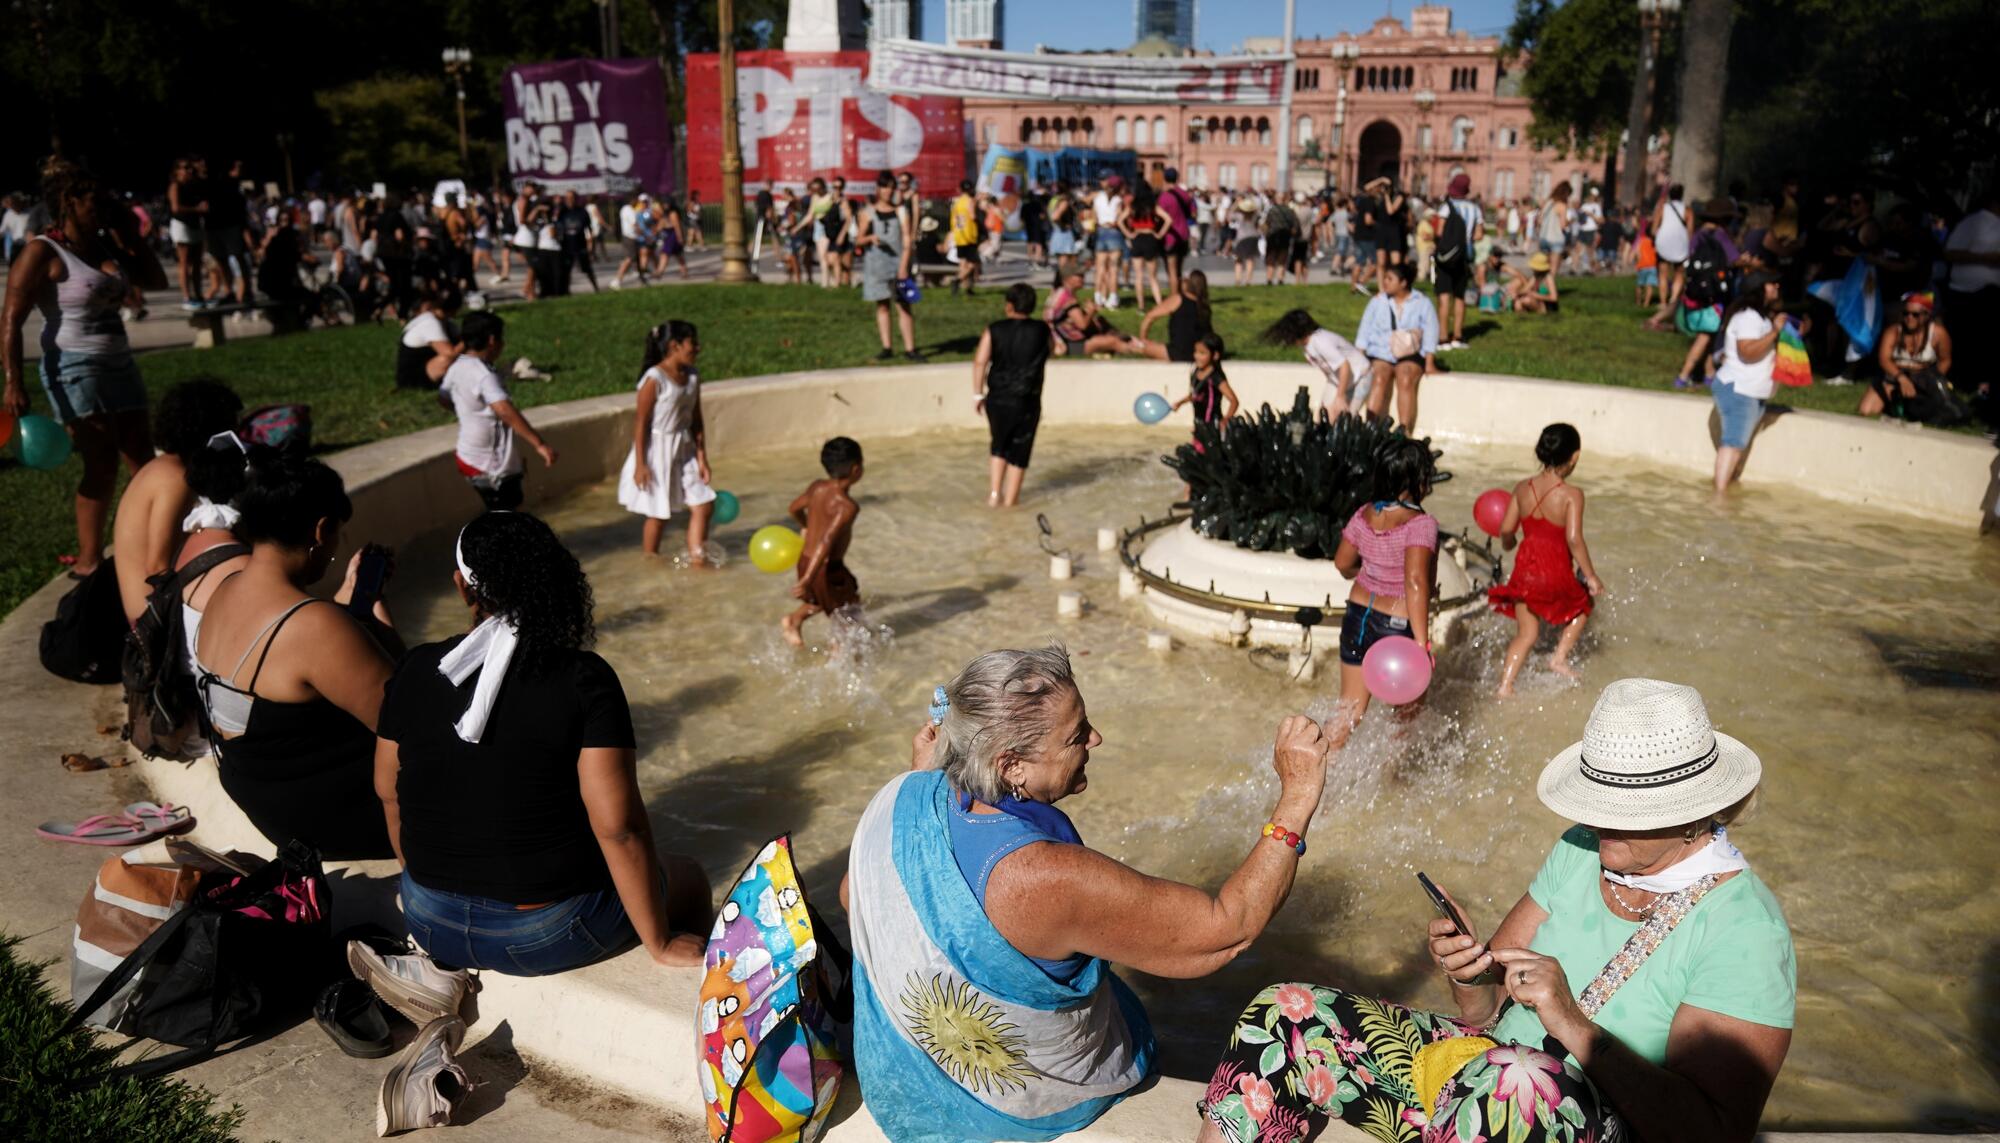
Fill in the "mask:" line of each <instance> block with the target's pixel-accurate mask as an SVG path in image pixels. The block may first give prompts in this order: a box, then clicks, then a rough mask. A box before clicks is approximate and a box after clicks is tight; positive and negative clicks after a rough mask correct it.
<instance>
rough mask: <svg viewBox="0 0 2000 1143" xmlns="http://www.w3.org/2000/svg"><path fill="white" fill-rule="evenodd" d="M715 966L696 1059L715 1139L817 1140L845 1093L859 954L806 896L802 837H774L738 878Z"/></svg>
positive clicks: (726, 907) (712, 957)
mask: <svg viewBox="0 0 2000 1143" xmlns="http://www.w3.org/2000/svg"><path fill="white" fill-rule="evenodd" d="M829 961H831V962H832V971H829V965H828V962H829ZM706 963H707V966H708V971H707V974H706V975H705V976H704V977H703V978H702V984H701V1009H700V1012H699V1014H698V1019H697V1021H696V1028H695V1036H696V1039H697V1042H696V1049H697V1052H698V1054H699V1056H700V1062H698V1063H697V1064H696V1065H695V1067H696V1068H697V1070H699V1072H700V1073H701V1076H700V1078H701V1093H702V1097H703V1099H704V1100H705V1101H706V1102H707V1104H708V1113H707V1115H706V1118H707V1120H708V1134H709V1138H711V1139H714V1140H717V1141H718V1143H724V1141H727V1143H810V1141H811V1140H813V1139H816V1138H818V1137H819V1134H820V1132H821V1131H822V1130H823V1129H824V1128H825V1126H826V1116H827V1113H828V1112H829V1111H831V1110H833V1099H834V1096H835V1095H836V1094H838V1093H839V1091H840V1072H841V1063H842V1060H841V1053H840V1047H839V1033H840V1030H841V1026H842V1025H843V1024H845V1023H847V1022H848V1021H849V1020H850V1019H851V1018H852V1017H851V1009H850V1011H849V1012H842V1011H840V1009H841V1008H842V1007H845V1006H848V1005H851V1004H852V1001H851V999H849V996H850V994H849V993H848V991H847V988H846V981H847V978H848V976H849V974H850V972H851V971H852V961H851V959H850V957H849V954H848V952H847V950H846V949H844V948H842V947H841V946H840V943H839V942H838V941H837V940H835V939H834V938H833V936H832V934H831V933H830V932H829V931H828V929H827V927H826V924H825V922H823V921H822V920H821V919H820V917H819V915H818V914H817V913H816V912H814V911H813V908H812V906H811V905H809V904H807V903H806V896H805V886H804V885H803V884H801V883H800V880H799V873H798V868H797V867H796V866H795V865H793V864H792V839H791V835H790V834H780V835H779V836H778V837H776V838H774V839H773V840H772V841H771V842H770V844H768V845H766V846H765V847H764V848H763V849H762V850H761V851H760V852H759V853H758V854H757V856H756V857H755V858H752V859H751V861H750V864H749V865H748V866H746V867H745V868H744V870H743V872H742V874H741V875H739V876H738V877H737V878H736V883H735V885H733V886H732V887H731V888H730V890H729V898H728V900H727V901H725V902H724V903H723V906H722V913H721V914H720V915H719V916H718V917H717V918H716V921H715V930H714V932H712V933H710V934H709V938H708V955H707V958H706ZM835 973H838V977H839V981H840V986H841V987H840V991H839V992H838V993H836V992H835V991H834V983H835V980H834V976H835Z"/></svg>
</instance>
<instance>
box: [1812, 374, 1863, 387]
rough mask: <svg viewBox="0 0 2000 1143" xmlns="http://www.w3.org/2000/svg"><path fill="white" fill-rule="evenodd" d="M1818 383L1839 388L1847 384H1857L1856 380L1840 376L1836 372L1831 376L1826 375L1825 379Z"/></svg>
mask: <svg viewBox="0 0 2000 1143" xmlns="http://www.w3.org/2000/svg"><path fill="white" fill-rule="evenodd" d="M1820 384H1822V385H1832V386H1834V387H1835V388H1841V387H1844V386H1848V385H1854V384H1858V382H1856V381H1855V380H1854V379H1853V378H1852V377H1842V376H1840V375H1839V374H1837V373H1836V374H1835V375H1833V376H1832V377H1828V378H1827V379H1826V380H1824V381H1822V382H1820Z"/></svg>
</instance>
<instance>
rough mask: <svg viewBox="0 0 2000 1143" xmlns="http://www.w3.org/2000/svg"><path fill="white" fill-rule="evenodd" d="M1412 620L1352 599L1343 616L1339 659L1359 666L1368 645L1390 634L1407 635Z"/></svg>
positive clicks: (1349, 664) (1353, 665)
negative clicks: (1356, 604) (1364, 605)
mask: <svg viewBox="0 0 2000 1143" xmlns="http://www.w3.org/2000/svg"><path fill="white" fill-rule="evenodd" d="M1409 633H1410V621H1409V620H1407V619H1405V618H1403V617H1402V616H1400V615H1390V614H1388V613H1387V612H1385V611H1381V610H1379V609H1377V608H1373V607H1360V608H1357V607H1355V606H1354V604H1353V603H1352V602H1349V603H1348V605H1347V611H1346V613H1345V614H1343V615H1342V616H1341V617H1340V661H1341V662H1343V663H1346V664H1347V665H1348V666H1350V667H1358V666H1360V665H1361V660H1362V659H1363V658H1365V657H1366V656H1367V654H1368V648H1370V647H1373V646H1374V645H1375V644H1376V643H1378V642H1380V641H1382V640H1384V639H1387V638H1388V637H1389V636H1391V635H1403V636H1408V635H1409Z"/></svg>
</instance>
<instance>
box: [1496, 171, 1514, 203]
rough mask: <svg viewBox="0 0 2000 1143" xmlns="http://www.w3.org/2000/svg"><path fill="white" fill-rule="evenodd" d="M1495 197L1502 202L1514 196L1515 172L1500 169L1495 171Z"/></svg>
mask: <svg viewBox="0 0 2000 1143" xmlns="http://www.w3.org/2000/svg"><path fill="white" fill-rule="evenodd" d="M1493 197H1494V198H1496V199H1499V200H1500V201H1502V202H1505V201H1506V200H1508V199H1510V198H1513V197H1514V172H1513V171H1511V170H1505V169H1502V170H1498V171H1494V172H1493Z"/></svg>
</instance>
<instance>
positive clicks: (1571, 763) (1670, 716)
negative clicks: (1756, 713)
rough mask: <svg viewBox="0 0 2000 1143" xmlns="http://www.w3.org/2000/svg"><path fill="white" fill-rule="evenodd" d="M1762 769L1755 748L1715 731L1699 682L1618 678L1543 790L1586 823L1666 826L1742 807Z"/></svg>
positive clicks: (1556, 806) (1547, 770)
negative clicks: (1692, 684)
mask: <svg viewBox="0 0 2000 1143" xmlns="http://www.w3.org/2000/svg"><path fill="white" fill-rule="evenodd" d="M1763 773H1764V768H1763V764H1762V763H1760V762H1758V761H1757V755H1756V752H1754V751H1752V750H1751V749H1750V748H1749V747H1748V746H1745V745H1743V744H1742V743H1741V742H1738V741H1736V740H1735V739H1734V738H1731V737H1729V736H1728V735H1726V734H1721V733H1718V732H1717V731H1716V729H1715V727H1714V725H1713V724H1712V723H1710V722H1709V721H1708V708H1707V707H1706V706H1704V705H1703V704H1702V701H1701V694H1700V692H1698V691H1696V690H1695V689H1694V688H1693V687H1684V686H1681V685H1679V684H1677V683H1663V682H1660V681H1659V680H1657V679H1620V680H1618V681H1617V682H1615V683H1612V684H1611V685H1610V686H1608V687H1605V688H1604V693H1603V694H1602V695H1599V696H1598V699H1597V705H1596V706H1594V707H1592V708H1591V711H1590V721H1589V722H1586V723H1585V724H1584V727H1583V741H1582V742H1579V743H1577V744H1576V745H1574V746H1571V747H1570V748H1569V749H1567V750H1564V751H1563V752H1562V753H1560V754H1558V755H1556V756H1555V757H1554V758H1552V759H1550V760H1549V764H1548V765H1547V766H1546V767H1544V768H1543V769H1542V777H1541V781H1539V782H1537V783H1536V785H1535V792H1536V793H1537V794H1539V795H1540V796H1541V799H1542V804H1543V805H1545V806H1547V807H1549V808H1550V809H1552V810H1554V811H1555V812H1556V813H1558V814H1561V815H1562V816H1563V817H1566V818H1568V819H1569V820H1571V821H1574V822H1581V823H1582V824H1584V825H1588V826H1597V827H1600V828H1604V829H1621V830H1651V829H1665V828H1667V827H1669V826H1677V825H1682V824H1685V823H1688V822H1698V821H1700V820H1702V819H1703V818H1704V817H1707V816H1708V815H1710V814H1713V813H1716V812H1718V811H1720V810H1723V809H1726V808H1728V807H1729V806H1732V805H1735V804H1736V803H1737V802H1739V801H1741V800H1743V799H1744V798H1745V797H1747V796H1748V795H1749V793H1750V791H1752V790H1754V789H1756V788H1757V783H1758V781H1759V780H1760V779H1761V778H1762V777H1763Z"/></svg>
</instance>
